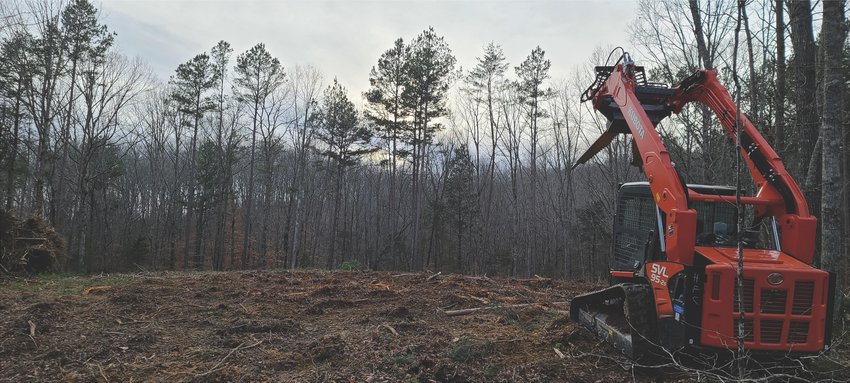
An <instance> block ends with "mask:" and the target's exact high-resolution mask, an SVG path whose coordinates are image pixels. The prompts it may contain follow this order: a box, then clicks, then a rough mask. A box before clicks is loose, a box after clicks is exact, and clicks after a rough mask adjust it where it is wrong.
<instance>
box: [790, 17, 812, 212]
mask: <svg viewBox="0 0 850 383" xmlns="http://www.w3.org/2000/svg"><path fill="white" fill-rule="evenodd" d="M788 12H789V17H790V20H791V22H790V25H791V44H792V46H793V48H794V76H795V79H796V80H795V81H796V88H797V89H796V91H795V96H796V99H795V104H796V124H797V131H798V132H799V138H800V140H799V141H800V147H799V151H798V152H797V153H798V156H797V159H798V160H797V161H796V162H797V163H796V168H797V174H798V175H799V176H801V178H803V179H806V178H808V169H807V165H808V163H809V160H810V157H811V155H812V153H814V148H815V142H816V141H817V138H818V130H819V129H818V115H817V110H818V108H817V105H816V102H815V100H817V79H816V73H815V53H816V52H815V39H814V35H813V32H812V5H811V2H810V1H809V0H799V1H790V2H788ZM804 191H805V193H806V197H807V198H808V199H809V200H810V201H811V200H812V199H813V197H814V196H813V195H812V191H811V190H809V189H808V188H807V190H804Z"/></svg>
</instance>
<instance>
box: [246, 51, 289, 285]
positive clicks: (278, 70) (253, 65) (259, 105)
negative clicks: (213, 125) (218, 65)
mask: <svg viewBox="0 0 850 383" xmlns="http://www.w3.org/2000/svg"><path fill="white" fill-rule="evenodd" d="M284 80H285V73H284V71H283V66H282V65H280V61H279V60H278V59H277V58H275V57H273V56H272V55H271V54H270V53H269V52H268V51H267V50H266V45H265V44H262V43H260V44H257V45H255V46H254V47H252V48H251V49H249V50H247V51H246V52H244V53H242V54H240V55H239V57H237V58H236V78H235V79H234V80H233V81H234V83H235V89H236V96H237V99H238V100H239V101H240V102H242V103H243V104H246V105H247V106H248V108H249V110H250V113H251V122H252V127H251V149H250V151H251V154H250V163H249V165H248V166H249V168H248V194H247V195H246V196H245V199H246V201H245V203H246V208H245V231H244V233H243V236H244V239H243V242H242V267H243V268H245V267H248V257H249V255H250V252H249V250H250V248H249V244H250V238H251V235H252V231H253V206H254V170H255V169H254V168H255V161H256V148H257V132H259V131H260V130H261V129H262V123H263V112H264V111H265V109H266V101H267V99H268V98H269V96H271V95H272V93H273V92H274V91H275V90H277V89H278V87H280V86H281V84H283V82H284ZM267 176H270V175H267Z"/></svg>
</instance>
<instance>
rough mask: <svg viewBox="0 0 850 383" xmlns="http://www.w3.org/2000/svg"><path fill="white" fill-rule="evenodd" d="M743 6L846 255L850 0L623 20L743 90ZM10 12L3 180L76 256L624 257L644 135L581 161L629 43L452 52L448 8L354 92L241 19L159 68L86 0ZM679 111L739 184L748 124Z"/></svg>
mask: <svg viewBox="0 0 850 383" xmlns="http://www.w3.org/2000/svg"><path fill="white" fill-rule="evenodd" d="M739 9H741V10H742V11H743V13H742V15H741V16H742V20H743V27H744V30H743V31H742V40H741V41H742V44H741V46H740V49H739V54H738V55H737V57H738V58H739V62H737V63H735V64H737V68H740V70H738V71H737V75H738V78H739V79H740V81H741V84H742V88H741V93H740V96H741V104H742V107H743V110H744V112H746V113H747V114H748V116H750V118H751V119H752V120H753V121H754V122H755V123H756V125H757V126H758V127H759V128H760V129H761V130H762V132H763V134H765V135H766V136H767V137H768V138H769V140H770V141H771V142H772V143H774V144H775V148H776V149H777V151H778V152H779V153H780V155H781V156H783V158H784V159H785V161H786V164H787V165H788V167H789V168H790V170H791V172H792V174H793V175H794V177H795V179H797V180H798V182H800V183H801V184H802V185H803V187H804V189H805V192H806V195H807V197H808V199H809V201H810V204H811V205H812V207H813V209H814V210H815V212H816V214H818V215H819V217H820V221H819V222H820V223H821V230H820V233H821V236H822V238H821V241H820V244H821V259H822V264H823V266H825V267H826V268H828V269H830V270H833V271H837V272H839V274H846V273H847V264H846V261H844V259H845V258H846V254H847V249H848V243H847V238H848V237H850V230H849V229H848V222H850V213H849V212H848V206H850V203H848V197H850V196H848V193H847V186H848V181H850V176H848V164H850V163H848V155H847V153H846V149H845V148H846V147H847V143H848V134H847V132H848V124H850V119H848V117H847V116H848V113H850V97H846V93H847V84H848V80H850V75H849V74H850V70H848V69H850V49H848V47H847V42H846V35H847V17H846V14H847V8H846V4H845V3H844V2H838V1H826V2H823V3H822V4H821V5H818V9H814V8H813V6H812V4H811V3H810V2H808V1H792V2H787V3H786V2H783V1H781V0H776V1H769V0H757V1H751V2H747V3H746V4H745V6H744V7H742V8H739V7H738V3H736V2H733V1H729V0H711V1H709V0H703V1H697V0H689V1H675V2H653V1H648V0H641V1H639V6H638V13H637V15H636V17H635V19H634V20H633V21H632V22H631V23H630V24H629V26H628V27H627V28H626V31H625V32H624V39H626V37H628V39H630V40H629V41H624V42H623V43H624V44H625V43H631V44H632V46H633V47H634V49H633V53H632V55H633V57H636V58H638V61H639V62H640V64H643V65H645V66H646V67H647V68H648V72H649V77H650V80H652V81H658V82H665V83H671V84H672V83H675V82H677V81H678V80H680V79H682V78H684V77H685V76H687V75H688V74H690V73H691V72H692V71H694V70H696V69H698V68H712V69H717V70H718V71H719V72H720V75H721V79H722V81H723V82H724V83H725V84H728V85H729V86H730V89H731V85H732V84H733V83H734V79H733V75H734V74H735V73H732V70H731V68H732V67H733V63H732V62H731V60H732V57H733V54H732V53H733V52H732V49H733V37H734V33H733V32H734V31H733V28H734V26H735V23H736V20H737V18H736V17H737V16H736V15H737V12H738V10H739ZM820 11H822V12H820ZM0 12H2V13H0V38H2V46H0V58H2V61H0V127H2V129H0V150H1V151H2V156H0V169H2V171H0V188H2V201H0V202H1V203H2V204H3V208H4V209H5V210H7V211H12V212H15V213H17V214H19V215H28V214H33V215H37V216H41V217H44V219H46V220H47V221H49V223H50V224H51V225H52V226H53V227H55V228H56V230H57V231H58V232H59V233H60V234H62V235H63V236H64V237H65V240H66V242H67V251H66V258H65V260H64V263H63V264H62V266H61V267H62V268H63V269H65V270H69V271H77V272H99V271H118V270H138V269H143V270H172V269H210V270H231V269H245V268H309V267H320V268H329V269H333V268H347V269H358V268H369V269H380V270H389V269H391V270H423V269H430V270H445V271H451V272H463V273H477V274H504V275H512V276H524V275H535V274H537V275H546V276H555V277H562V278H583V279H588V278H590V279H596V278H603V277H604V276H605V275H606V274H607V265H608V257H609V253H610V240H611V220H612V217H613V214H614V210H615V201H614V198H615V197H614V196H615V192H616V190H617V187H618V185H619V184H620V183H622V182H626V181H632V180H640V179H642V175H641V173H640V172H639V171H638V170H637V169H636V168H634V167H631V166H630V165H629V164H630V162H631V149H630V143H629V141H628V140H629V139H628V138H627V137H621V138H618V139H617V140H616V141H615V142H614V144H613V145H612V146H610V147H609V148H607V149H605V150H604V151H603V152H602V153H601V154H600V155H598V156H597V157H596V158H595V159H593V160H592V161H591V162H590V163H589V164H587V165H585V166H582V167H578V168H576V169H573V168H572V167H573V164H575V162H576V159H577V158H578V156H579V155H580V154H581V153H582V152H583V151H584V149H585V148H586V147H587V146H588V144H589V142H592V141H593V140H594V139H595V138H596V137H597V136H598V135H599V134H600V133H601V132H602V131H604V130H605V128H606V126H605V120H604V117H602V116H601V115H599V114H597V113H595V112H594V111H593V109H592V107H591V106H590V105H588V104H581V103H579V101H578V99H579V94H580V92H581V91H582V90H584V88H585V87H586V86H587V85H588V84H589V83H590V82H592V79H593V73H592V69H593V66H594V65H602V64H604V62H605V59H606V56H608V52H609V51H610V50H611V49H610V48H606V49H603V48H602V47H600V48H599V49H597V50H596V51H594V52H581V53H578V54H580V55H582V56H587V57H588V59H587V65H586V67H582V68H577V69H576V70H574V71H573V73H572V74H571V75H570V76H569V77H567V78H561V79H553V78H551V75H550V73H549V71H550V68H551V66H552V65H553V63H551V62H550V60H549V59H548V58H547V56H546V51H545V50H544V49H543V48H541V47H539V46H538V47H529V48H531V49H530V51H529V53H528V55H527V56H525V57H520V58H517V60H516V61H515V62H512V61H511V60H509V59H508V58H507V57H506V56H505V54H504V52H503V50H502V48H501V46H500V45H499V44H497V43H495V42H492V43H488V44H486V45H484V47H483V50H482V51H481V52H477V53H474V52H454V51H452V49H451V47H450V45H449V43H448V41H447V40H446V39H445V38H444V37H443V36H441V35H439V34H438V32H437V31H436V30H435V29H434V28H430V27H429V28H427V29H425V30H423V31H422V32H421V33H419V34H418V35H416V36H407V37H404V38H402V37H400V38H398V39H396V40H395V41H388V42H387V50H386V51H385V52H383V53H382V54H380V55H379V57H376V61H375V64H374V66H373V67H372V69H371V71H369V72H368V73H363V76H368V79H369V84H370V87H369V89H368V90H367V91H366V92H364V93H363V94H352V93H351V92H349V91H348V90H347V89H346V88H345V86H344V79H337V78H332V77H328V76H326V75H325V74H323V73H322V72H321V70H320V69H319V68H317V67H315V66H310V65H293V66H290V67H284V65H283V63H282V62H283V61H284V60H282V58H286V56H276V54H284V55H285V54H286V52H270V51H269V50H268V49H267V47H266V46H265V45H264V44H263V43H259V44H257V45H255V46H253V47H251V48H250V49H248V50H246V51H244V52H234V50H233V48H232V47H231V45H230V44H229V43H227V42H226V41H221V42H219V43H218V44H216V45H215V46H213V47H210V49H209V50H208V51H206V52H200V53H197V54H195V55H194V56H192V57H190V56H188V55H187V58H188V59H187V60H186V61H185V62H184V63H183V64H180V65H179V66H178V67H177V68H175V70H174V73H173V74H172V75H171V76H170V77H169V78H168V79H157V78H156V77H155V76H154V75H152V74H151V73H150V71H149V70H148V69H147V68H146V66H145V64H144V62H143V60H142V59H130V58H128V57H126V56H124V55H123V54H121V53H120V52H119V50H118V49H117V47H116V46H115V40H114V36H115V35H114V33H113V32H111V31H110V29H109V27H108V26H107V25H105V24H103V22H102V20H101V18H100V16H99V14H98V11H97V9H96V8H95V7H94V6H93V5H92V4H91V3H90V2H89V1H88V0H72V1H68V2H64V1H34V2H23V3H14V4H11V5H3V6H2V8H0ZM816 17H820V19H816ZM816 27H820V33H819V34H818V35H817V36H816V35H815V33H814V32H815V31H816ZM789 42H790V46H788V45H787V43H789ZM788 47H790V49H787V48H788ZM458 55H462V57H467V56H469V57H472V55H475V56H476V59H475V64H474V66H472V67H470V68H467V69H464V68H460V67H459V66H458V63H457V57H458ZM555 64H556V65H557V63H555ZM357 105H362V107H358V106H357ZM659 130H660V132H661V134H662V137H663V139H664V140H665V144H666V145H667V147H668V148H669V149H670V153H671V156H672V157H673V159H674V160H675V162H676V164H677V165H676V166H677V168H678V169H679V170H680V172H681V173H682V174H683V175H684V176H685V178H686V179H687V180H688V181H689V182H699V183H712V184H732V183H733V181H734V175H735V168H734V161H735V151H734V147H733V143H731V142H730V141H729V139H728V137H726V136H725V134H724V133H723V131H722V129H721V128H720V127H719V124H718V123H717V122H716V121H713V120H712V118H711V116H710V114H709V112H708V111H707V110H706V109H704V108H699V107H688V108H686V109H685V110H683V111H682V113H681V114H679V115H678V116H674V117H673V118H671V119H668V120H667V121H665V122H664V123H662V124H661V125H660V126H659ZM751 188H752V187H751V186H750V189H751ZM751 191H752V190H751ZM3 261H4V262H9V261H10V260H8V259H4V260H3Z"/></svg>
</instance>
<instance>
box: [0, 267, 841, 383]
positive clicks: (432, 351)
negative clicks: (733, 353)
mask: <svg viewBox="0 0 850 383" xmlns="http://www.w3.org/2000/svg"><path fill="white" fill-rule="evenodd" d="M597 287H599V285H595V284H589V283H574V282H561V281H553V280H548V279H540V278H532V279H529V280H510V279H503V278H492V279H491V278H486V277H465V276H459V275H449V276H445V275H433V274H424V273H415V274H408V273H384V272H320V271H315V272H313V271H299V272H227V273H156V274H154V273H144V274H123V275H109V276H95V277H85V278H84V277H50V276H48V277H40V278H37V279H22V278H7V279H4V280H0V337H1V338H2V339H0V380H2V381H99V382H104V381H108V382H119V381H120V382H130V381H296V382H298V381H304V382H327V381H337V382H399V381H411V382H419V381H422V382H428V381H439V382H465V381H511V382H525V381H576V382H617V381H632V380H638V381H655V380H656V379H659V376H663V379H664V380H682V381H686V380H689V379H690V378H692V377H693V376H687V375H682V374H681V372H677V371H669V370H668V371H657V370H653V371H639V372H635V371H632V370H630V369H628V368H625V366H626V365H627V364H626V363H625V361H624V360H622V358H620V357H619V355H618V354H617V353H616V352H615V351H614V350H613V349H611V348H609V347H608V346H607V345H604V344H600V343H599V342H598V341H596V340H595V339H593V338H591V336H590V333H589V332H588V331H587V330H584V329H582V328H579V326H578V325H576V324H574V323H572V322H570V321H569V320H568V319H567V317H568V315H567V311H566V310H567V306H566V305H565V303H567V302H569V300H570V298H571V297H572V296H574V295H576V294H579V293H582V292H585V291H590V290H593V289H595V288H597ZM521 304H528V305H526V306H520V307H516V306H513V307H506V306H508V305H521ZM494 305H500V306H501V307H492V306H494ZM476 307H491V308H488V309H484V310H480V311H477V312H474V313H471V314H467V315H457V316H450V315H447V314H446V312H447V311H448V312H451V311H453V310H462V309H468V308H476ZM848 353H849V352H848V349H847V347H846V346H841V348H840V349H839V350H837V351H836V352H834V353H833V358H836V357H837V358H838V359H840V358H841V357H842V356H846V355H848ZM830 368H832V369H834V367H830ZM832 376H835V377H837V375H834V374H833V375H832Z"/></svg>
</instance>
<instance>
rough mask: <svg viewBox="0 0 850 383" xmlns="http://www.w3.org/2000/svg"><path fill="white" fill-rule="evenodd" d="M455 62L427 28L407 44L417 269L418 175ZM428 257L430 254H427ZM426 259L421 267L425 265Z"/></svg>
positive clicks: (442, 112)
mask: <svg viewBox="0 0 850 383" xmlns="http://www.w3.org/2000/svg"><path fill="white" fill-rule="evenodd" d="M455 62H456V59H455V57H454V56H453V55H452V51H451V49H450V48H449V45H448V43H446V41H445V39H444V38H443V37H441V36H438V35H437V33H436V32H434V28H433V27H430V28H428V29H427V30H425V31H423V32H422V33H421V34H420V35H419V36H417V37H416V39H414V40H413V42H412V43H411V44H410V55H409V57H408V61H407V65H406V66H405V79H406V86H405V88H404V93H403V98H404V100H405V105H406V107H407V108H409V109H410V110H411V111H412V112H413V124H412V125H411V131H410V134H409V135H408V136H407V137H406V139H407V140H408V142H407V144H408V145H409V146H410V147H411V148H412V156H411V161H412V162H413V174H412V178H413V185H412V187H413V192H412V195H413V198H412V204H413V236H412V243H411V249H412V251H413V252H412V255H411V262H413V264H414V265H417V264H419V265H421V264H423V263H422V260H420V259H419V258H420V257H419V255H418V247H419V231H420V226H421V206H420V205H421V203H420V194H421V190H420V189H421V186H420V185H421V181H422V180H421V175H422V169H423V168H424V165H425V157H426V153H427V152H428V147H429V146H430V145H431V142H432V141H433V139H434V134H435V133H436V132H438V131H439V130H440V129H442V125H440V124H439V123H433V121H434V120H435V119H437V118H440V117H442V116H444V115H445V114H446V113H447V109H446V94H447V93H448V90H449V86H450V85H451V81H452V76H451V75H452V72H453V70H454V66H455ZM428 256H429V257H430V254H428ZM428 262H429V259H426V260H425V262H424V264H428Z"/></svg>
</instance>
